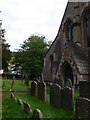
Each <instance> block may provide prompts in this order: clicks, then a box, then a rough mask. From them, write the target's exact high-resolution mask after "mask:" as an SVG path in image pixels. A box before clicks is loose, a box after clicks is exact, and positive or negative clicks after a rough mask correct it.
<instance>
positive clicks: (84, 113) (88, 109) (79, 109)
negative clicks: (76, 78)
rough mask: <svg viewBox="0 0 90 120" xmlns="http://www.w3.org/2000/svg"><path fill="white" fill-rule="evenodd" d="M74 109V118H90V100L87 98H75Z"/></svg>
mask: <svg viewBox="0 0 90 120" xmlns="http://www.w3.org/2000/svg"><path fill="white" fill-rule="evenodd" d="M75 107H76V109H75V116H76V118H79V117H82V118H88V120H89V119H90V100H89V99H87V98H82V97H80V98H77V99H76V106H75Z"/></svg>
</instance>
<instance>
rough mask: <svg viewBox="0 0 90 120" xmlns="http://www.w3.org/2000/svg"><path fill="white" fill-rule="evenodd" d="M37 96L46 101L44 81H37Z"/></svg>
mask: <svg viewBox="0 0 90 120" xmlns="http://www.w3.org/2000/svg"><path fill="white" fill-rule="evenodd" d="M37 96H38V98H39V99H40V100H41V101H43V102H45V101H46V84H45V82H39V83H38V85H37Z"/></svg>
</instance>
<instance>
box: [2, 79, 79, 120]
mask: <svg viewBox="0 0 90 120" xmlns="http://www.w3.org/2000/svg"><path fill="white" fill-rule="evenodd" d="M15 82H16V81H15ZM9 84H10V81H9ZM7 85H8V81H7V84H6V86H7ZM15 86H18V87H17V88H18V89H19V90H20V89H21V87H22V88H24V85H21V83H20V81H17V82H16V84H15ZM6 88H9V85H8V87H6ZM6 88H5V89H6ZM17 88H16V87H15V88H14V89H15V90H17ZM8 90H9V89H8ZM49 92H50V91H49V88H47V100H46V102H45V103H44V102H41V101H40V100H39V99H38V98H37V97H31V96H28V95H27V94H15V96H16V98H20V99H22V101H26V102H28V103H29V104H30V105H31V108H32V111H34V109H36V108H38V109H40V110H41V112H42V114H43V117H44V118H53V119H54V118H64V119H65V118H67V120H69V119H70V118H71V119H72V120H74V119H75V118H74V115H73V114H71V113H68V112H65V111H64V110H62V109H56V108H55V107H53V106H51V105H50V103H49ZM78 95H79V94H78V91H75V98H76V96H78ZM2 108H3V110H2V113H3V114H2V115H3V119H4V118H25V119H26V118H29V119H30V118H31V117H32V114H28V115H26V114H25V113H24V109H23V108H22V107H21V106H20V105H18V103H17V101H13V100H12V99H11V98H10V94H9V95H7V97H5V98H4V99H3V107H2ZM64 119H63V120H64Z"/></svg>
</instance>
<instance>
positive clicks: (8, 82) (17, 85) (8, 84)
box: [2, 79, 31, 91]
mask: <svg viewBox="0 0 90 120" xmlns="http://www.w3.org/2000/svg"><path fill="white" fill-rule="evenodd" d="M3 81H4V80H2V84H3ZM24 82H25V80H23V84H22V83H21V80H15V82H14V85H13V89H12V90H14V91H26V90H27V86H26V85H25V84H24ZM11 84H12V80H11V79H6V80H5V88H2V90H3V91H9V90H10V88H11ZM30 84H31V81H29V85H30Z"/></svg>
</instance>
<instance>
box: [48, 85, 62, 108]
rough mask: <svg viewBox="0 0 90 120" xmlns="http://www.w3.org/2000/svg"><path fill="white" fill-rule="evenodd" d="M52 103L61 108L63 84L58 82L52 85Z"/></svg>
mask: <svg viewBox="0 0 90 120" xmlns="http://www.w3.org/2000/svg"><path fill="white" fill-rule="evenodd" d="M50 104H51V105H52V106H54V107H56V108H61V86H59V85H58V84H52V85H51V86H50Z"/></svg>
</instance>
